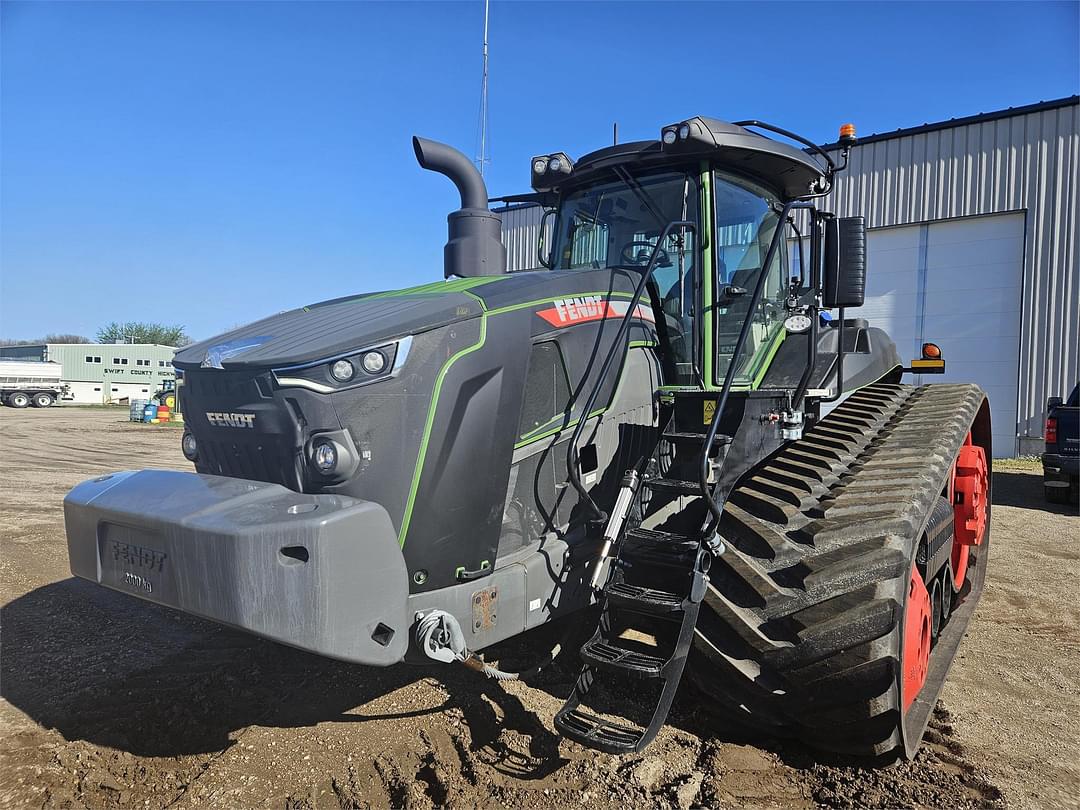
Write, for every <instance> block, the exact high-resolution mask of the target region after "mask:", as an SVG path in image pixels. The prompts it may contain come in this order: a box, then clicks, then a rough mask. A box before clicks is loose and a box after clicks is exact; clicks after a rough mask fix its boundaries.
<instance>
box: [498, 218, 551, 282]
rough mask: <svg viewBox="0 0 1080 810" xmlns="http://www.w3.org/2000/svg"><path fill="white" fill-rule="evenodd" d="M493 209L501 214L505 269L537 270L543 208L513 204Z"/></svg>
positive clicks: (512, 270) (511, 270)
mask: <svg viewBox="0 0 1080 810" xmlns="http://www.w3.org/2000/svg"><path fill="white" fill-rule="evenodd" d="M495 210H496V211H498V213H500V214H502V221H503V228H502V234H503V244H504V245H506V269H507V270H508V271H509V272H511V273H513V272H516V271H518V270H538V269H539V268H540V261H539V259H538V258H537V245H538V244H539V242H538V237H539V235H540V219H541V217H543V215H544V209H543V208H541V207H540V206H538V205H514V206H508V207H506V208H496V209H495Z"/></svg>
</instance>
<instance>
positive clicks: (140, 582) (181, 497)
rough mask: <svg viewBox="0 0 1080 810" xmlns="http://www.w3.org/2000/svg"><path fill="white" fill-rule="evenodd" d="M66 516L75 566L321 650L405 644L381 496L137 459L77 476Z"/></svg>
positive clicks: (385, 651)
mask: <svg viewBox="0 0 1080 810" xmlns="http://www.w3.org/2000/svg"><path fill="white" fill-rule="evenodd" d="M64 520H65V522H66V524H67V539H68V556H69V558H70V562H71V573H73V574H75V576H78V577H83V578H84V579H88V580H90V581H92V582H97V583H99V584H101V585H104V586H105V587H108V588H112V589H114V590H117V591H121V592H123V593H127V594H130V595H132V596H137V597H140V598H142V599H147V600H149V601H151V602H156V603H158V604H161V605H168V606H169V607H174V608H178V609H180V610H182V611H184V612H185V613H192V614H195V615H196V616H202V617H204V618H207V619H212V620H214V621H217V622H221V623H223V624H227V625H230V626H232V627H237V628H239V629H241V630H246V631H248V632H250V633H254V634H256V635H259V636H263V637H264V638H269V639H273V640H274V641H279V642H281V643H283V644H288V645H290V646H293V647H299V648H300V649H303V650H309V651H311V652H314V653H318V654H320V655H325V656H328V657H330V658H338V659H341V660H343V661H354V662H357V663H362V664H374V665H381V666H386V665H389V664H393V663H396V662H397V661H400V660H401V659H402V658H403V657H404V655H405V649H406V647H407V646H408V642H409V624H410V622H409V621H408V619H407V612H406V603H407V600H408V590H409V588H408V573H407V572H406V569H405V560H404V558H403V557H402V554H401V549H400V547H399V546H398V538H397V533H396V532H395V531H394V528H393V525H392V524H391V522H390V517H389V515H387V513H386V510H385V509H383V508H382V507H381V506H380V505H379V504H376V503H371V502H369V501H361V500H357V499H355V498H348V497H344V496H340V495H303V494H300V493H296V492H293V491H291V490H289V489H286V488H285V487H283V486H280V485H279V484H267V483H262V482H258V481H245V480H242V479H238V478H224V477H220V476H215V475H196V474H194V473H184V472H173V471H167V470H141V471H139V472H120V473H114V474H112V475H105V476H101V477H100V478H95V479H93V480H91V481H85V482H83V483H81V484H79V485H78V486H77V487H75V488H74V489H73V490H72V491H71V492H70V493H68V496H67V497H66V498H65V499H64Z"/></svg>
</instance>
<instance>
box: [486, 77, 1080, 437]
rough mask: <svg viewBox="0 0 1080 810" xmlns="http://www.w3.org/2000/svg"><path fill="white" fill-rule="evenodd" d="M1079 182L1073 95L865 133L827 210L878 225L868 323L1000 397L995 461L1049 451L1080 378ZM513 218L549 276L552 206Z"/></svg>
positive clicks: (515, 247)
mask: <svg viewBox="0 0 1080 810" xmlns="http://www.w3.org/2000/svg"><path fill="white" fill-rule="evenodd" d="M834 146H835V145H828V146H827V147H826V148H830V149H831V148H833V147H834ZM1078 175H1080V97H1078V96H1071V97H1069V98H1064V99H1058V100H1056V101H1046V102H1040V103H1038V104H1031V105H1028V106H1025V107H1014V108H1009V109H1007V110H1000V111H997V112H991V113H983V114H980V115H973V116H968V117H965V118H954V119H951V120H949V121H942V122H938V123H933V124H924V125H923V126H919V127H911V128H908V129H898V130H896V131H895V132H889V133H882V134H877V135H870V136H865V137H861V138H860V139H859V143H858V145H857V146H856V147H855V148H854V149H852V152H851V160H850V163H849V167H848V169H847V171H846V172H844V173H842V174H840V175H839V176H838V178H837V183H836V186H835V188H834V189H833V191H832V192H831V193H830V194H829V196H828V197H826V198H825V199H824V200H823V201H821V203H820V207H821V208H823V209H824V210H827V211H832V212H834V213H836V214H837V215H839V216H854V215H862V216H865V217H866V224H867V228H868V229H869V232H868V243H869V244H868V251H869V265H868V275H867V303H866V306H865V307H863V309H862V311H861V312H860V313H859V314H860V317H865V318H868V319H869V320H870V321H871V323H872V324H874V325H876V326H881V327H883V328H885V329H887V330H888V331H889V332H890V333H891V334H892V335H893V337H894V338H895V339H896V342H897V346H898V348H899V350H900V353H901V355H902V356H903V357H905V358H909V357H911V356H912V355H913V354H914V353H915V352H917V351H918V347H919V346H920V345H921V343H922V342H923V340H933V341H934V342H936V343H939V344H940V345H941V346H942V349H943V351H944V353H945V356H946V361H947V367H948V374H947V375H946V376H945V379H956V380H969V381H975V382H978V383H979V384H980V385H982V386H983V388H985V389H986V390H987V392H988V393H989V395H990V402H991V407H992V409H993V413H994V450H995V455H999V456H1001V455H1013V454H1016V453H1020V454H1029V453H1037V452H1040V451H1041V449H1042V448H1041V441H1042V431H1043V418H1044V414H1043V411H1044V406H1045V402H1046V398H1047V397H1049V396H1067V395H1068V393H1069V391H1070V390H1071V389H1072V386H1073V385H1075V384H1076V382H1077V378H1078V376H1080V371H1078V366H1080V354H1078V346H1077V344H1078V340H1080V334H1078V332H1080V278H1078V277H1080V270H1078V262H1080V259H1078V254H1077V250H1078V248H1080V219H1078V212H1077V209H1078V207H1080V203H1078V197H1080V190H1078V187H1080V186H1078V184H1080V179H1078ZM504 222H505V223H506V227H504V233H505V236H504V239H505V241H506V244H507V248H508V258H509V266H510V267H511V269H526V268H529V269H532V268H535V267H536V265H537V261H536V258H535V256H536V245H537V240H538V236H539V223H540V210H539V209H538V208H536V207H528V208H526V207H521V206H517V207H512V208H510V209H507V210H506V211H505V213H504ZM941 379H942V378H940V377H938V378H935V380H934V381H941Z"/></svg>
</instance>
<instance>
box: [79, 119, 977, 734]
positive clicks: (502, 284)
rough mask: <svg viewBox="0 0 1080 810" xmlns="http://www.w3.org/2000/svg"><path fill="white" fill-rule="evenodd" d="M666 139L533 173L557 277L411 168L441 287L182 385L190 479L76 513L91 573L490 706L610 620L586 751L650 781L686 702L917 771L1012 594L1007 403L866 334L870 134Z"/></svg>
mask: <svg viewBox="0 0 1080 810" xmlns="http://www.w3.org/2000/svg"><path fill="white" fill-rule="evenodd" d="M658 134H659V137H658V138H657V139H656V140H650V141H642V142H634V143H623V144H618V145H615V146H610V147H607V148H603V149H600V150H598V151H595V152H592V153H590V154H587V155H585V156H583V157H580V158H579V159H577V160H573V159H571V157H570V156H568V155H567V154H566V153H564V152H561V151H556V152H552V153H549V154H546V155H541V156H537V157H535V158H534V159H533V160H532V161H531V167H530V170H531V181H532V188H533V191H532V192H531V193H530V194H528V195H525V196H523V197H518V198H515V199H518V200H522V199H526V200H528V201H531V202H534V203H537V204H539V205H542V206H543V207H544V209H545V214H544V217H543V224H542V227H541V228H540V233H541V240H540V244H539V245H538V250H539V253H540V257H539V258H540V264H542V265H543V269H539V270H535V271H529V272H516V273H507V272H506V251H505V249H504V247H503V243H502V241H501V221H500V216H499V214H498V213H496V212H493V211H492V210H490V207H489V206H490V204H491V201H490V200H489V198H488V193H487V189H486V187H485V185H484V181H483V179H482V178H481V176H480V175H479V174H478V173H477V171H476V170H475V168H474V167H473V166H472V164H471V163H470V162H469V161H468V160H467V159H466V158H465V157H464V156H463V155H462V154H461V153H460V152H457V151H456V150H454V149H452V148H450V147H448V146H445V145H442V144H438V143H435V142H433V141H429V140H425V139H422V138H415V139H414V148H415V152H416V157H417V159H418V161H419V163H420V165H421V166H422V167H424V168H426V169H430V170H432V171H435V172H439V173H441V174H444V175H446V176H447V177H449V178H450V179H451V180H452V181H453V182H454V184H455V185H456V186H457V189H458V191H459V192H460V196H461V208H460V209H459V210H456V211H454V212H452V213H451V214H450V215H449V217H448V227H449V241H448V243H447V245H446V247H445V252H444V259H445V267H444V275H445V279H444V280H441V281H435V282H433V283H430V284H426V285H423V286H420V287H413V288H409V289H404V290H394V291H385V292H373V293H366V294H360V295H351V296H348V297H344V298H338V299H335V300H332V301H325V302H322V303H317V304H311V305H308V306H303V307H300V308H298V309H295V310H292V311H289V312H285V313H282V314H278V315H273V316H271V317H268V318H266V319H264V320H261V321H258V322H256V323H253V324H251V325H250V326H246V327H243V328H240V329H236V330H234V331H232V332H229V333H227V334H224V335H222V336H220V337H217V338H214V339H212V340H208V341H204V342H202V343H197V344H194V345H192V346H188V347H186V348H184V349H181V350H180V351H178V352H177V354H176V358H175V365H176V366H177V367H178V368H179V369H181V370H182V371H183V374H184V378H185V416H186V423H185V432H184V435H183V438H182V446H183V451H184V454H185V455H186V456H187V458H188V459H190V460H191V462H192V463H193V464H194V468H195V469H194V472H179V471H162V470H143V471H134V472H117V473H114V474H111V475H103V476H101V477H99V478H96V479H94V480H92V481H87V482H85V483H82V484H80V485H79V486H78V487H76V488H75V489H74V490H72V492H71V493H70V494H69V495H68V496H67V499H66V501H65V511H66V522H67V534H68V545H69V553H70V558H71V569H72V571H73V573H75V574H76V575H78V576H80V577H85V578H87V579H90V580H92V581H95V582H98V583H100V584H102V585H104V586H106V587H109V588H112V589H115V590H119V591H123V592H125V593H128V594H131V595H132V596H136V597H140V598H142V599H146V600H150V601H153V602H156V603H159V604H163V605H168V606H171V607H174V608H178V609H180V610H182V611H185V612H188V613H193V614H197V615H199V616H203V617H206V618H208V619H212V620H214V621H217V622H222V623H224V624H227V625H231V626H233V627H236V628H239V629H242V630H245V631H248V632H251V633H255V634H257V635H259V636H263V637H265V638H268V639H273V640H275V641H278V642H281V643H283V644H288V645H292V646H294V647H299V648H302V649H304V650H309V651H312V652H314V653H318V654H320V655H324V656H328V657H332V658H336V659H341V660H344V661H351V662H357V663H360V664H369V665H377V666H387V665H391V664H396V663H398V662H400V661H403V660H406V659H420V660H424V659H427V658H431V659H435V660H438V661H445V662H448V663H453V662H466V663H469V664H470V665H472V666H474V667H475V668H477V669H482V670H484V671H486V672H488V673H489V674H492V675H502V674H505V673H500V672H499V671H498V670H496V669H495V668H494V667H493V666H492V665H491V664H489V663H486V662H484V661H483V660H482V658H481V656H480V654H479V653H480V651H482V650H484V649H485V648H487V647H490V646H491V645H493V644H495V643H496V642H499V641H502V640H504V639H507V638H509V637H511V636H514V635H517V634H519V633H522V632H524V631H526V630H529V629H531V628H535V627H537V626H539V625H541V624H543V623H545V622H549V621H551V620H552V619H555V618H557V617H560V616H565V615H567V614H570V613H572V612H575V611H581V613H580V614H579V615H580V616H581V617H585V619H586V620H588V621H592V622H594V623H595V625H596V626H595V632H593V633H592V635H591V637H590V638H588V640H587V641H585V642H584V643H583V644H581V646H580V649H579V650H578V654H579V656H580V661H581V666H582V669H581V673H580V676H579V677H578V678H577V680H576V683H575V685H574V687H573V690H572V692H571V693H570V695H569V697H568V699H567V702H566V705H565V706H564V707H563V709H562V710H561V711H559V712H558V713H557V715H556V716H555V717H554V719H553V721H554V725H555V728H556V729H557V730H558V731H559V732H560V733H561V734H563V735H565V736H566V737H568V738H570V739H572V740H576V741H577V742H579V743H581V744H583V745H586V746H591V747H594V748H597V749H600V750H603V751H608V752H615V753H624V752H631V751H638V750H640V749H642V748H643V747H645V746H646V745H648V743H649V742H650V741H651V740H652V739H653V738H654V737H655V736H656V734H657V732H658V731H659V729H660V728H661V727H662V725H663V724H664V722H665V720H666V718H667V715H668V711H669V709H670V707H671V705H672V701H673V699H674V697H675V694H676V690H677V688H678V687H679V685H680V683H682V682H683V680H684V677H686V676H688V677H689V678H690V679H691V680H692V681H693V682H694V684H695V685H696V688H697V690H699V693H700V694H703V695H704V696H705V698H706V700H707V702H708V703H709V704H710V706H712V707H713V708H715V709H717V710H718V713H717V715H716V716H717V717H721V718H722V717H725V716H726V717H729V718H735V719H737V720H739V722H740V723H741V724H742V725H744V726H746V725H749V726H752V727H758V728H762V729H768V730H769V732H770V733H771V734H788V735H792V736H794V737H797V738H800V739H802V740H804V741H805V742H807V743H809V744H810V745H812V746H815V747H817V748H819V749H822V750H826V751H833V752H846V753H854V754H865V755H871V756H875V755H884V754H890V753H900V754H907V755H911V754H913V752H914V751H915V749H916V747H917V746H918V743H919V740H920V738H921V736H922V734H923V731H924V729H925V727H926V724H927V721H928V718H929V715H930V713H931V710H932V707H933V705H934V702H935V700H936V697H937V695H938V693H939V691H940V689H941V686H942V682H943V679H944V677H945V674H946V672H947V670H948V668H949V665H950V663H951V661H952V659H953V657H954V655H955V653H956V649H957V645H958V644H959V642H960V638H961V637H962V635H963V633H964V629H965V627H966V626H967V624H968V622H969V620H970V618H971V614H972V611H973V610H974V607H975V603H976V601H977V600H978V598H979V595H980V592H981V589H982V585H983V578H984V575H985V571H986V564H987V557H988V545H989V517H990V479H989V476H988V470H987V461H988V459H989V458H990V456H991V447H990V435H991V433H990V411H989V405H988V403H987V400H986V397H985V395H984V394H983V392H982V391H981V390H980V389H979V388H977V387H976V386H974V385H955V384H937V385H920V386H917V385H913V384H910V383H906V382H905V379H906V376H905V375H909V374H912V373H917V374H920V375H922V374H931V373H935V372H939V371H942V370H943V369H944V364H945V360H944V359H943V357H942V350H941V349H940V348H939V347H937V346H934V345H933V344H927V345H926V346H924V348H923V350H922V351H918V352H917V354H918V355H919V356H917V357H915V358H914V359H912V360H911V361H910V362H908V363H906V364H905V362H904V360H902V359H901V356H900V354H899V353H898V351H897V348H896V346H895V345H894V344H893V342H892V340H890V338H889V336H888V335H886V334H885V333H883V332H882V331H881V330H879V329H876V328H874V327H872V326H870V325H869V324H868V323H867V322H866V321H865V320H862V319H860V318H858V317H852V311H853V310H855V309H856V308H858V307H859V306H860V305H862V303H863V298H864V287H865V279H866V273H867V259H866V236H865V227H864V223H863V220H862V219H861V218H840V217H836V216H833V215H832V214H830V213H828V212H827V211H824V210H822V209H821V208H820V207H819V205H818V203H819V201H820V200H821V199H822V198H823V197H824V196H825V195H826V194H828V192H829V191H830V189H831V188H832V186H833V180H834V177H835V175H836V174H837V173H838V172H840V171H842V170H843V168H844V166H845V165H846V163H847V158H848V153H849V150H850V148H851V146H852V145H853V144H854V143H855V137H854V132H853V129H851V128H845V129H843V130H842V136H841V139H840V141H839V143H838V145H837V146H836V147H835V148H833V149H830V150H825V149H822V148H819V147H817V146H815V145H814V144H812V143H811V142H809V141H807V140H805V139H803V138H801V137H799V136H796V135H794V134H792V133H790V132H787V131H785V130H783V129H780V128H778V127H774V126H771V125H769V124H765V123H763V122H759V121H744V122H741V123H739V124H730V123H725V122H722V121H718V120H715V119H711V118H703V117H694V118H689V119H687V120H685V121H680V122H677V123H675V124H672V125H670V126H665V127H663V128H662V129H661V130H660V132H659V133H658ZM871 272H872V270H871ZM569 624H580V621H575V622H570V623H569ZM627 695H633V698H634V700H628V699H627V698H626V696H627ZM642 700H644V701H646V703H647V711H645V712H644V713H643V714H641V715H640V716H624V715H627V714H628V713H629V709H628V705H629V704H630V703H633V704H635V705H637V706H640V705H641V701H642ZM718 722H722V721H718Z"/></svg>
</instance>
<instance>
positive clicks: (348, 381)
mask: <svg viewBox="0 0 1080 810" xmlns="http://www.w3.org/2000/svg"><path fill="white" fill-rule="evenodd" d="M411 346H412V336H410V335H406V336H405V337H403V338H398V339H397V340H391V341H388V342H384V343H378V344H375V345H372V346H359V347H357V349H356V350H355V351H352V352H349V353H348V354H345V353H344V352H343V353H342V354H338V355H335V356H333V357H327V358H325V359H324V360H316V361H313V362H310V363H304V364H302V365H298V366H286V367H285V368H275V369H274V370H273V374H274V381H275V382H276V383H277V386H278V387H279V388H307V389H308V390H309V391H315V392H317V393H319V394H333V393H336V392H338V391H345V390H348V389H351V388H357V387H359V386H361V385H371V384H373V383H378V382H381V381H382V380H385V379H387V378H390V377H395V376H397V374H398V373H399V372H400V371H401V369H402V367H403V366H404V365H405V362H406V361H407V360H408V358H409V348H410V347H411ZM343 355H344V356H343Z"/></svg>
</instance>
